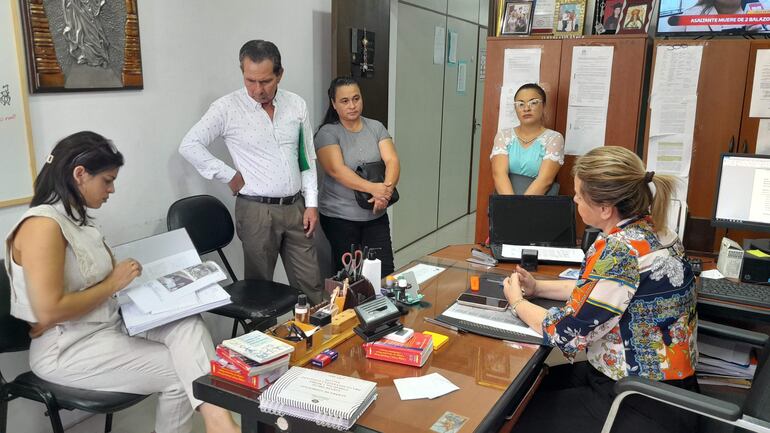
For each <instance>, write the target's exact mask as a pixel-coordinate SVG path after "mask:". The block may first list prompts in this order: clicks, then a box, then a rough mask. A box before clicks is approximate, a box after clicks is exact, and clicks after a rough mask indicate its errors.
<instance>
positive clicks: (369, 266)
mask: <svg viewBox="0 0 770 433" xmlns="http://www.w3.org/2000/svg"><path fill="white" fill-rule="evenodd" d="M378 249H379V248H372V249H370V250H369V254H368V255H369V257H366V259H365V260H364V264H363V266H362V267H361V275H363V276H364V277H366V279H367V280H369V282H370V283H372V288H374V293H376V294H377V295H378V296H379V295H381V290H380V289H381V288H382V262H381V261H380V259H378V258H376V257H375V252H376V251H377V250H378Z"/></svg>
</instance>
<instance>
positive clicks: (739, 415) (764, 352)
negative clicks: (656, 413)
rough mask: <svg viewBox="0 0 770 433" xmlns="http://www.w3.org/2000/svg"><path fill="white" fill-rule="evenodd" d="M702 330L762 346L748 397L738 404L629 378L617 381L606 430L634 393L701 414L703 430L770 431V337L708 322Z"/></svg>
mask: <svg viewBox="0 0 770 433" xmlns="http://www.w3.org/2000/svg"><path fill="white" fill-rule="evenodd" d="M698 333H702V334H708V335H713V336H716V337H721V338H725V339H728V340H731V341H739V342H744V343H748V344H751V345H754V346H757V347H760V348H761V350H760V352H759V357H758V363H757V370H756V373H755V374H754V381H753V383H752V386H751V389H750V390H749V392H748V394H747V395H746V396H745V399H743V401H742V402H740V401H739V402H738V404H736V402H733V401H727V400H725V399H723V398H716V397H714V396H708V395H703V394H698V393H695V392H692V391H687V390H683V389H680V388H677V387H674V386H671V385H668V384H665V383H660V382H655V381H652V380H648V379H644V378H639V377H627V378H624V379H621V380H619V381H618V383H616V384H615V392H616V393H617V396H616V397H615V400H614V401H613V403H612V407H611V408H610V413H609V415H608V416H607V421H606V422H605V424H604V428H603V429H602V433H609V432H610V430H611V428H612V424H613V422H614V421H615V416H616V415H617V412H618V408H619V406H620V404H621V402H622V401H623V399H624V398H626V397H628V396H630V395H633V394H640V395H643V396H646V397H648V398H652V399H655V400H658V401H661V402H663V403H666V404H670V405H673V406H678V407H679V408H681V409H682V410H686V411H690V412H694V413H697V414H699V415H701V419H700V426H699V431H701V432H708V433H715V432H733V431H735V432H738V431H753V432H767V431H770V366H768V365H767V362H768V356H770V337H768V336H767V335H765V334H760V333H757V332H751V331H746V330H743V329H738V328H733V327H731V326H725V325H720V324H716V323H711V322H705V321H700V322H699V324H698Z"/></svg>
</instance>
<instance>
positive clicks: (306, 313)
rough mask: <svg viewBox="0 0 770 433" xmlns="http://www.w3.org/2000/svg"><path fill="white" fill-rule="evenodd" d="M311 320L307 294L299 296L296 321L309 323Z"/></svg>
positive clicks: (295, 314)
mask: <svg viewBox="0 0 770 433" xmlns="http://www.w3.org/2000/svg"><path fill="white" fill-rule="evenodd" d="M309 320H310V306H309V305H308V303H307V295H299V296H297V305H295V306H294V321H295V322H301V323H308V321H309Z"/></svg>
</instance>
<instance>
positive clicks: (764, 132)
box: [754, 119, 770, 155]
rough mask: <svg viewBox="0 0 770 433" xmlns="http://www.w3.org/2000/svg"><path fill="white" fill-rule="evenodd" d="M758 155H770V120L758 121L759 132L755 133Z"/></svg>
mask: <svg viewBox="0 0 770 433" xmlns="http://www.w3.org/2000/svg"><path fill="white" fill-rule="evenodd" d="M754 153H756V154H758V155H770V119H759V131H757V150H756V151H755V152H754Z"/></svg>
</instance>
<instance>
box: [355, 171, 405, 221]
mask: <svg viewBox="0 0 770 433" xmlns="http://www.w3.org/2000/svg"><path fill="white" fill-rule="evenodd" d="M356 174H357V175H359V176H361V177H362V178H364V179H366V180H368V181H369V182H374V183H382V182H385V162H384V161H383V160H379V161H375V162H367V163H366V164H361V165H359V166H358V167H356ZM354 192H355V193H356V202H358V205H359V206H361V207H362V208H364V209H372V208H374V203H369V200H370V199H371V198H372V195H371V194H369V193H368V192H362V191H354ZM397 201H398V190H397V189H395V188H393V194H392V195H391V196H390V201H389V202H388V206H390V205H392V204H394V203H396V202H397Z"/></svg>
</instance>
